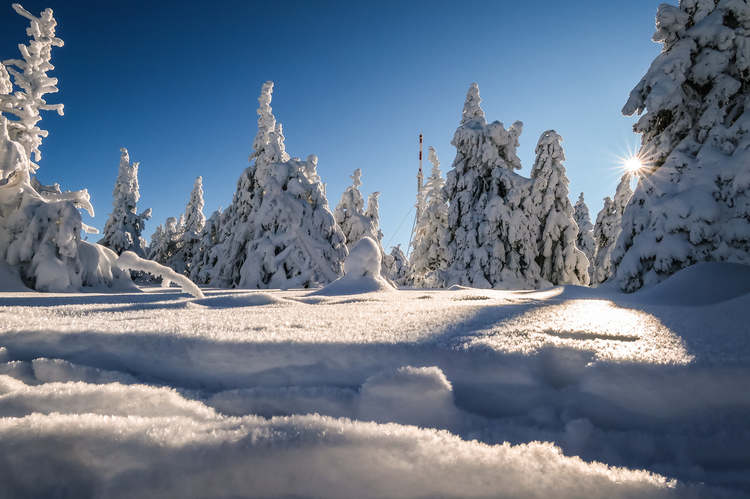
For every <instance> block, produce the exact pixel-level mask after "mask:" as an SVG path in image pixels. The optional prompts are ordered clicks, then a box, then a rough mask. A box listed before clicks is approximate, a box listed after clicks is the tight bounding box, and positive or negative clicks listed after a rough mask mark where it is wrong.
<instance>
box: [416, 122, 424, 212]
mask: <svg viewBox="0 0 750 499" xmlns="http://www.w3.org/2000/svg"><path fill="white" fill-rule="evenodd" d="M423 182H424V175H422V134H421V133H420V134H419V170H418V171H417V222H418V221H419V218H420V217H421V216H422V213H420V211H421V209H422V184H423Z"/></svg>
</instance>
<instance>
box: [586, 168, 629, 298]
mask: <svg viewBox="0 0 750 499" xmlns="http://www.w3.org/2000/svg"><path fill="white" fill-rule="evenodd" d="M630 179H631V175H630V174H629V173H626V174H625V175H623V176H622V178H621V179H620V183H619V184H618V185H617V190H616V191H615V197H614V199H610V198H609V197H607V198H605V199H604V207H603V208H602V211H600V212H599V215H597V217H596V226H595V227H594V239H595V241H596V257H595V262H594V275H593V276H592V284H601V283H603V282H604V281H606V280H607V279H609V278H610V277H611V276H612V274H613V273H614V267H613V265H612V260H611V258H612V251H613V250H614V249H615V243H616V242H617V238H618V237H619V236H620V232H621V231H622V216H623V213H624V212H625V208H626V206H627V205H628V202H629V201H630V198H631V196H632V195H633V191H632V189H631V188H630Z"/></svg>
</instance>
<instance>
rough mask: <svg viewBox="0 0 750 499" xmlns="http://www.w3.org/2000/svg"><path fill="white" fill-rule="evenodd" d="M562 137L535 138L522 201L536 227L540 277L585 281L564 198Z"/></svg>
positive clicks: (559, 281)
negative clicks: (529, 174) (525, 195)
mask: <svg viewBox="0 0 750 499" xmlns="http://www.w3.org/2000/svg"><path fill="white" fill-rule="evenodd" d="M563 161H565V153H564V152H563V148H562V137H561V136H560V135H559V134H558V133H557V132H555V131H554V130H547V131H546V132H544V133H542V135H541V137H539V142H538V143H537V146H536V160H535V161H534V166H533V168H532V169H531V180H532V183H531V189H530V192H529V196H528V197H527V198H526V200H525V207H526V210H527V211H528V213H529V216H530V217H536V219H537V220H538V222H537V223H536V224H535V225H537V226H538V227H539V231H538V233H537V237H536V245H537V256H536V263H537V265H539V270H540V272H541V276H542V278H543V279H545V280H547V281H549V282H551V283H553V284H583V285H585V284H588V283H589V275H588V260H587V259H586V256H585V255H584V254H583V252H582V251H581V250H579V249H578V248H577V247H576V239H577V238H578V225H577V224H576V223H575V220H574V219H573V206H572V205H571V204H570V200H569V199H568V183H569V181H568V178H567V177H566V175H565V166H563Z"/></svg>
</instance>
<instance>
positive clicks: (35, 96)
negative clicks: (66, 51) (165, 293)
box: [0, 4, 129, 291]
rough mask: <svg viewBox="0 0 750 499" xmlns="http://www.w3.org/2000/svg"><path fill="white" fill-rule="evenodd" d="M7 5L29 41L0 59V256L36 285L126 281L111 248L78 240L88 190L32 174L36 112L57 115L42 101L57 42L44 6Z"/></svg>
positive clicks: (37, 139)
mask: <svg viewBox="0 0 750 499" xmlns="http://www.w3.org/2000/svg"><path fill="white" fill-rule="evenodd" d="M13 9H14V10H15V11H16V12H17V13H18V14H19V15H21V16H23V17H25V18H26V19H28V20H29V24H30V26H29V28H28V29H27V30H26V33H27V34H28V36H29V37H31V40H30V42H29V44H28V45H19V46H18V47H19V50H20V51H21V56H22V58H21V59H10V60H6V61H3V62H2V63H0V258H2V259H3V260H4V261H5V263H6V264H8V265H9V266H10V269H11V271H12V272H14V273H17V274H18V276H19V277H20V278H21V279H22V280H23V282H24V283H25V284H26V285H27V286H29V287H31V288H33V289H36V290H39V291H71V290H77V289H79V288H80V287H81V286H108V287H111V286H113V285H114V284H116V283H120V284H127V282H128V281H129V278H128V277H127V276H126V274H125V273H123V272H122V271H121V270H120V269H119V268H118V267H117V266H116V264H115V261H116V259H117V255H115V254H114V253H113V252H112V251H110V250H108V249H106V248H103V247H101V246H99V245H95V244H89V243H88V242H86V241H82V240H81V230H82V229H84V228H86V227H85V226H84V224H83V223H82V221H81V215H80V213H79V212H78V209H85V210H87V211H88V212H89V214H91V215H92V216H93V214H94V210H93V207H92V206H91V203H90V202H89V195H88V192H87V191H86V190H81V191H77V192H63V191H61V190H60V188H59V186H58V185H57V184H55V185H53V186H43V185H41V184H40V183H39V182H38V181H37V180H36V179H35V178H32V177H31V175H32V174H33V173H34V172H36V171H37V169H38V168H39V166H38V165H37V164H36V163H35V161H36V162H38V161H40V160H41V153H40V150H39V146H40V145H41V142H42V139H43V138H44V137H46V136H47V132H46V131H45V130H42V129H40V128H39V126H38V124H39V121H40V120H41V115H40V111H48V110H55V111H57V112H58V113H59V114H61V115H62V110H63V107H62V104H54V105H53V104H47V102H46V101H45V99H44V96H45V94H48V93H54V92H57V87H56V85H57V79H56V78H51V77H49V76H48V75H47V72H48V71H51V70H52V69H54V67H53V66H52V64H51V63H50V60H51V55H52V47H60V46H62V45H63V42H62V40H60V39H59V38H57V37H56V36H55V27H56V26H57V22H56V21H55V18H54V17H53V15H52V10H51V9H46V10H44V11H43V12H42V13H41V14H40V15H39V17H37V16H34V15H33V14H31V13H29V12H28V11H26V10H25V9H24V8H23V7H21V6H20V5H18V4H13ZM14 87H15V88H14ZM8 118H10V119H8ZM89 231H92V230H91V229H89Z"/></svg>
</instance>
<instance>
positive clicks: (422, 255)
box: [410, 146, 448, 287]
mask: <svg viewBox="0 0 750 499" xmlns="http://www.w3.org/2000/svg"><path fill="white" fill-rule="evenodd" d="M427 159H428V160H429V161H430V163H432V171H431V172H430V176H429V177H428V178H427V182H425V186H424V189H423V192H424V209H423V210H422V215H421V217H420V218H419V219H418V220H417V225H416V227H415V228H414V239H413V240H412V252H411V259H410V263H411V266H412V270H413V273H414V280H415V284H416V285H419V286H425V287H436V286H439V285H440V284H441V281H442V275H441V274H442V273H443V272H444V271H445V269H446V267H447V264H448V259H447V255H446V239H447V225H448V203H447V201H446V198H445V193H444V192H443V187H444V186H445V180H443V177H442V176H441V173H440V160H439V159H438V156H437V153H436V152H435V148H434V147H432V146H430V148H429V149H428V154H427Z"/></svg>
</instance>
